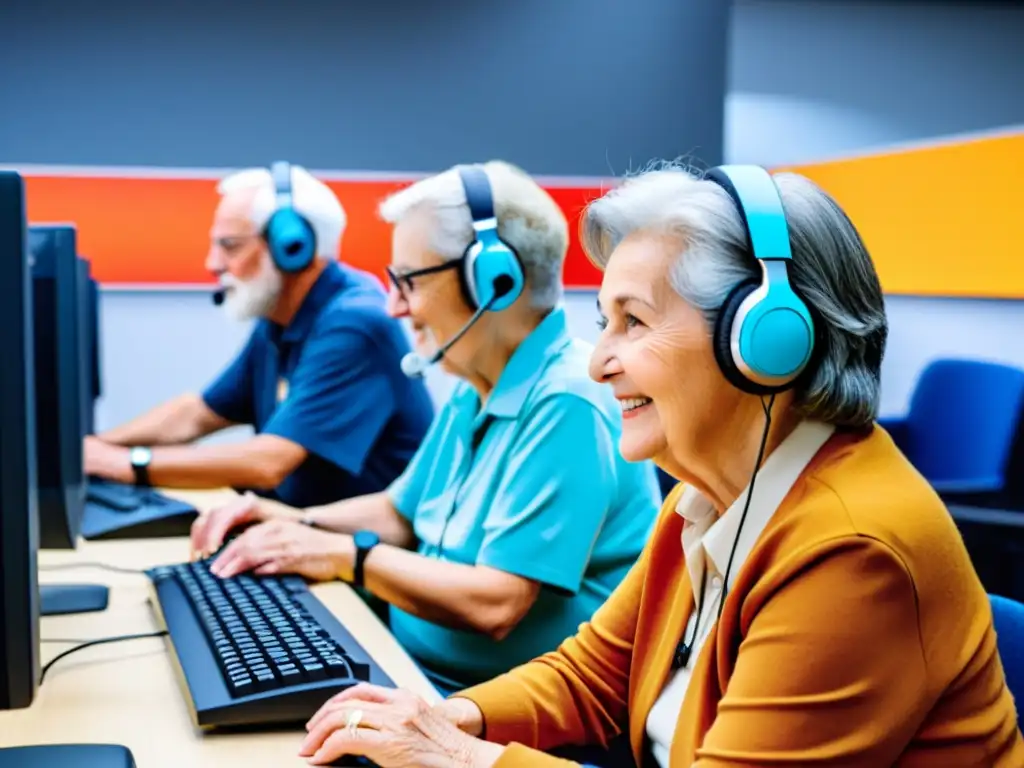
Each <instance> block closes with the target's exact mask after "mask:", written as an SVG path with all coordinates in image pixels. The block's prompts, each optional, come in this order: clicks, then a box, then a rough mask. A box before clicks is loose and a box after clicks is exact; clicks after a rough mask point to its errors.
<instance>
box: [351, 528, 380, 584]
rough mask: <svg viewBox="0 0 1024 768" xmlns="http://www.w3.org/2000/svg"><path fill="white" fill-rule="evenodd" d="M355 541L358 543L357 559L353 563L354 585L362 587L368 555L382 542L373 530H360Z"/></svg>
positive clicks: (354, 537)
mask: <svg viewBox="0 0 1024 768" xmlns="http://www.w3.org/2000/svg"><path fill="white" fill-rule="evenodd" d="M353 541H354V542H355V545H356V559H355V562H354V563H353V564H352V586H354V587H362V586H363V578H364V576H363V574H364V571H365V567H366V556H367V555H368V554H370V550H371V549H373V548H374V547H375V546H377V545H378V544H379V543H380V536H378V535H377V534H376V533H373V532H372V531H359V532H358V533H356V534H355V536H353Z"/></svg>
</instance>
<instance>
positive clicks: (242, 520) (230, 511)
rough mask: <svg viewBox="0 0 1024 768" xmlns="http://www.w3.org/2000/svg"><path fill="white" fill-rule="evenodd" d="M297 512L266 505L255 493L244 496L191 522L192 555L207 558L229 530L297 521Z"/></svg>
mask: <svg viewBox="0 0 1024 768" xmlns="http://www.w3.org/2000/svg"><path fill="white" fill-rule="evenodd" d="M300 514H301V513H300V512H299V511H298V510H292V509H290V508H289V507H285V506H284V505H283V504H265V503H263V502H262V501H261V500H260V498H259V497H258V496H256V495H255V494H254V493H245V494H243V495H242V496H239V497H238V499H237V500H235V501H232V502H231V503H230V504H226V505H225V506H223V507H218V508H217V509H214V510H213V511H212V512H207V513H205V514H202V515H200V516H199V517H197V518H196V519H195V521H194V522H193V523H192V531H191V538H192V552H193V554H194V555H195V556H198V557H200V558H205V557H210V556H211V555H212V554H213V553H214V552H216V551H217V550H218V549H220V548H221V545H223V544H224V539H225V537H226V536H227V535H228V533H230V532H231V530H232V529H234V528H237V527H238V526H240V525H249V524H252V523H262V522H266V521H268V520H289V519H295V520H298V519H299V516H300Z"/></svg>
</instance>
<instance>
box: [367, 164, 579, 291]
mask: <svg viewBox="0 0 1024 768" xmlns="http://www.w3.org/2000/svg"><path fill="white" fill-rule="evenodd" d="M483 168H484V170H485V171H486V172H487V178H488V180H489V181H490V183H491V192H492V194H493V195H494V212H495V215H496V216H497V218H498V234H499V235H500V236H501V238H502V240H504V241H505V242H507V243H508V244H509V245H510V246H512V248H514V249H515V251H516V253H518V254H519V258H520V260H521V261H522V263H523V270H524V271H525V273H526V283H527V285H528V286H529V288H530V302H531V305H532V306H533V307H535V308H537V309H552V308H553V307H555V306H556V305H557V304H558V302H559V301H561V299H562V267H563V265H564V264H565V254H566V251H567V250H568V248H569V225H568V223H567V222H566V220H565V215H564V214H563V213H562V210H561V209H560V208H559V207H558V204H557V203H555V201H554V200H553V199H552V198H551V196H550V195H549V194H548V193H547V192H545V191H544V190H543V189H542V188H541V187H540V186H539V185H538V184H537V182H535V181H534V180H533V179H531V178H530V177H529V176H528V175H527V174H526V173H525V172H524V171H522V170H521V169H519V168H516V167H515V166H513V165H509V164H508V163H503V162H499V161H491V162H489V163H486V164H484V166H483ZM423 209H427V210H429V211H431V213H432V214H433V217H434V232H433V236H432V238H431V249H432V250H433V251H434V252H435V253H437V254H438V255H439V256H440V257H441V258H443V259H446V260H448V261H454V260H455V259H459V258H461V257H462V254H463V253H464V252H465V250H466V247H467V246H468V245H469V244H470V243H471V242H472V240H473V219H472V216H471V215H470V213H469V207H468V205H467V203H466V191H465V189H464V188H463V186H462V181H461V180H460V179H459V174H458V170H457V169H456V168H449V169H448V170H447V171H444V172H443V173H439V174H437V175H436V176H430V177H428V178H426V179H422V180H420V181H417V182H416V183H414V184H412V185H411V186H408V187H406V188H405V189H402V190H400V191H398V192H396V193H395V194H393V195H391V196H390V197H388V198H387V199H385V200H384V201H383V202H382V203H381V204H380V216H381V218H382V219H384V221H386V222H388V223H390V224H397V223H398V222H399V221H401V220H402V219H403V218H404V217H405V216H407V215H408V214H409V213H411V212H413V211H417V210H423Z"/></svg>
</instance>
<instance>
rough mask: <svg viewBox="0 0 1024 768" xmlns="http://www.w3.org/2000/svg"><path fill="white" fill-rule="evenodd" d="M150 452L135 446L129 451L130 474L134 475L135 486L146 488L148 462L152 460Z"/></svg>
mask: <svg viewBox="0 0 1024 768" xmlns="http://www.w3.org/2000/svg"><path fill="white" fill-rule="evenodd" d="M152 455H153V454H152V451H151V450H150V449H149V448H146V447H143V446H136V447H134V448H132V449H131V452H130V457H131V463H132V472H133V473H134V474H135V484H136V485H137V486H140V487H143V488H148V487H149V486H150V482H149V461H150V459H151V458H152Z"/></svg>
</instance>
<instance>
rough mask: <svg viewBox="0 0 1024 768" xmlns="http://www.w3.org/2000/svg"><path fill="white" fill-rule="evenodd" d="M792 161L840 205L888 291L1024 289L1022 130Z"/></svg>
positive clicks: (1002, 294) (996, 294) (1012, 293)
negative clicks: (860, 154) (837, 158)
mask: <svg viewBox="0 0 1024 768" xmlns="http://www.w3.org/2000/svg"><path fill="white" fill-rule="evenodd" d="M792 170H795V171H797V172H799V173H803V174H805V175H806V176H808V177H810V178H811V179H813V180H814V181H816V182H817V183H818V184H820V185H821V186H822V187H823V188H824V189H826V190H828V192H829V193H831V194H832V195H833V196H834V197H835V198H836V200H837V201H838V202H839V204H840V205H842V206H843V208H844V209H845V210H846V212H847V213H848V214H849V216H850V218H851V219H852V220H853V222H854V223H855V224H856V225H857V229H858V230H859V231H860V233H861V236H862V237H863V238H864V242H865V244H866V245H867V247H868V249H869V250H870V252H871V255H872V257H873V258H874V260H875V264H876V265H877V268H878V273H879V277H880V278H881V281H882V287H883V288H884V289H885V291H886V292H887V293H895V294H915V295H925V296H927V295H931V296H976V297H983V298H1017V299H1019V298H1024V134H1016V135H1008V136H999V137H995V138H983V139H976V140H973V141H964V142H958V143H951V144H946V145H940V146H933V147H927V148H922V149H914V150H907V151H902V152H893V153H887V154H880V155H876V156H870V157H861V158H854V159H849V160H841V161H837V162H829V163H820V164H815V165H806V166H800V167H795V168H793V169H792Z"/></svg>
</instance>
